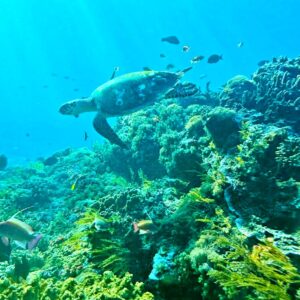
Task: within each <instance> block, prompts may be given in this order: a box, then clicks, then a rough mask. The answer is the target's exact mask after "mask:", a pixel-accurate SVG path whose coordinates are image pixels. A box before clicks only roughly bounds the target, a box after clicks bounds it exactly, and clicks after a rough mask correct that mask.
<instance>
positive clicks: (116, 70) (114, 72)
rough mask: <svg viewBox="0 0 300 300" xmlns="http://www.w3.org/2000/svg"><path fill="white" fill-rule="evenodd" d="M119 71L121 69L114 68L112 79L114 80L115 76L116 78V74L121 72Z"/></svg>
mask: <svg viewBox="0 0 300 300" xmlns="http://www.w3.org/2000/svg"><path fill="white" fill-rule="evenodd" d="M119 70H120V68H119V67H114V71H113V73H112V74H111V76H110V79H114V78H115V76H116V74H117V72H119Z"/></svg>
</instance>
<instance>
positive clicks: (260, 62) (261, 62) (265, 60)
mask: <svg viewBox="0 0 300 300" xmlns="http://www.w3.org/2000/svg"><path fill="white" fill-rule="evenodd" d="M268 62H270V61H269V60H267V59H263V60H261V61H259V62H258V64H257V65H258V66H259V67H262V66H263V65H265V64H267V63H268Z"/></svg>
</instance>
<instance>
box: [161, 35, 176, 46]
mask: <svg viewBox="0 0 300 300" xmlns="http://www.w3.org/2000/svg"><path fill="white" fill-rule="evenodd" d="M161 41H162V42H168V43H170V44H174V45H178V44H180V42H179V39H178V38H177V37H176V36H175V35H171V36H167V37H164V38H162V39H161Z"/></svg>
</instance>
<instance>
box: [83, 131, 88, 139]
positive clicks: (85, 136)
mask: <svg viewBox="0 0 300 300" xmlns="http://www.w3.org/2000/svg"><path fill="white" fill-rule="evenodd" d="M88 138H89V136H88V134H87V132H86V131H85V132H84V141H86V140H87V139H88Z"/></svg>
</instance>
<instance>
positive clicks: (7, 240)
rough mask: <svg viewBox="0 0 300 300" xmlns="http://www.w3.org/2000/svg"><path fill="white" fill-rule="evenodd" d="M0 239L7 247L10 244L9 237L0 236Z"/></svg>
mask: <svg viewBox="0 0 300 300" xmlns="http://www.w3.org/2000/svg"><path fill="white" fill-rule="evenodd" d="M1 241H2V244H3V245H5V246H6V247H8V246H9V244H10V241H9V238H8V237H6V236H1Z"/></svg>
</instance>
